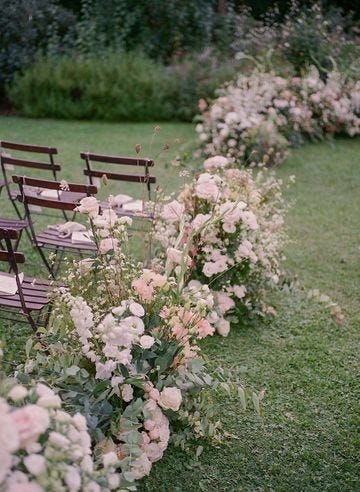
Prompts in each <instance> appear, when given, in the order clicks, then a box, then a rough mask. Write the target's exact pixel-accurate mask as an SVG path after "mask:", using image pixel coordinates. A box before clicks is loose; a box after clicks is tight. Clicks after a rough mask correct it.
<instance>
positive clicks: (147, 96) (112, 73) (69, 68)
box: [8, 52, 237, 121]
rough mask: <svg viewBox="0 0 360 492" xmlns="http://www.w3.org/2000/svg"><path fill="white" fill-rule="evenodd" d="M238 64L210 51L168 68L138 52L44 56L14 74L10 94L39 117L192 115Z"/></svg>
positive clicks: (117, 118)
mask: <svg viewBox="0 0 360 492" xmlns="http://www.w3.org/2000/svg"><path fill="white" fill-rule="evenodd" d="M236 67H237V64H232V63H230V62H228V61H225V62H220V61H219V60H218V59H217V58H216V57H214V56H212V55H211V54H210V53H207V54H206V53H204V54H202V55H199V56H197V57H192V58H190V57H188V58H186V59H184V60H183V61H181V62H178V63H175V64H173V65H171V66H169V67H164V66H163V65H161V64H160V63H157V62H155V61H153V60H151V59H150V58H148V57H146V55H144V54H142V53H139V52H130V53H126V52H122V53H109V52H108V53H107V54H106V56H104V57H101V58H93V57H91V58H81V57H78V58H70V57H62V58H60V59H59V58H44V57H41V58H39V59H37V60H36V62H35V63H34V64H32V65H31V66H29V67H28V68H27V69H26V70H25V71H24V72H23V73H22V74H18V75H17V76H16V77H15V80H14V82H13V84H12V85H11V86H10V87H9V90H8V95H9V98H10V100H11V102H12V103H13V104H14V106H15V107H16V108H18V109H19V110H20V111H21V113H22V114H23V115H25V116H29V117H36V118H40V117H54V118H64V119H98V120H108V121H150V120H154V119H155V120H158V121H160V120H169V119H178V120H191V119H192V118H193V117H194V115H195V114H196V113H197V112H198V108H197V103H198V100H199V99H200V98H201V97H205V98H212V97H213V96H214V94H215V91H216V89H217V87H218V86H219V85H221V84H222V83H223V82H225V81H226V80H228V79H229V78H232V77H233V75H234V74H235V70H236Z"/></svg>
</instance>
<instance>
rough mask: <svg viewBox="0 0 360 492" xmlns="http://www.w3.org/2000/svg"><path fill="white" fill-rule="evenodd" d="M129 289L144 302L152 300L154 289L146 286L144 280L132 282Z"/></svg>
mask: <svg viewBox="0 0 360 492" xmlns="http://www.w3.org/2000/svg"><path fill="white" fill-rule="evenodd" d="M131 287H132V288H133V289H134V290H135V291H136V292H137V293H138V294H139V296H140V297H141V298H142V299H143V300H144V301H151V300H152V298H153V294H154V288H153V287H152V285H148V283H147V282H145V280H144V279H142V278H139V279H136V280H133V281H132V283H131Z"/></svg>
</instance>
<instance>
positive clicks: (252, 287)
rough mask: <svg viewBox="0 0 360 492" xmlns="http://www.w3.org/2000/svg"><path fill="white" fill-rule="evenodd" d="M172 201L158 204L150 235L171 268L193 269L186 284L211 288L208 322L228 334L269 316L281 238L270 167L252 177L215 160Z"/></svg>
mask: <svg viewBox="0 0 360 492" xmlns="http://www.w3.org/2000/svg"><path fill="white" fill-rule="evenodd" d="M204 171H205V172H203V173H201V174H199V175H197V176H196V177H195V178H194V179H193V180H192V181H191V182H190V183H189V184H185V185H184V187H183V188H182V190H181V191H180V193H179V195H178V196H177V198H176V199H175V200H173V201H171V202H169V201H168V202H165V203H160V204H159V206H158V207H157V212H156V216H157V220H156V223H155V232H154V238H155V240H156V241H157V243H158V244H159V245H160V246H161V248H162V251H163V254H164V255H165V256H166V257H167V261H168V262H171V264H172V266H173V267H174V268H175V269H176V268H179V267H178V266H177V265H178V264H179V263H180V262H181V261H182V260H184V257H185V260H186V261H187V262H188V264H189V265H190V268H189V271H188V272H187V279H186V282H188V285H189V286H190V287H194V288H195V287H197V288H200V286H201V285H208V286H209V287H210V289H211V292H212V294H213V297H214V307H213V309H211V311H210V312H209V314H208V316H207V320H208V321H209V322H210V323H211V324H212V325H213V326H215V327H216V329H217V331H218V332H219V333H220V334H221V335H224V336H226V335H227V334H228V333H229V330H230V322H229V321H230V320H231V321H236V322H240V323H241V322H244V321H245V320H246V319H247V318H248V317H249V316H250V317H252V316H254V314H261V315H264V314H265V313H267V312H274V311H273V308H270V307H269V306H266V304H265V302H264V292H265V287H266V286H268V285H274V284H276V283H278V281H279V276H280V263H279V260H280V254H281V253H280V252H281V248H282V246H283V244H284V241H285V240H286V236H285V234H284V231H283V228H282V226H283V222H284V220H283V213H284V209H285V205H284V200H283V198H282V194H281V187H282V181H281V180H277V179H275V178H274V177H273V176H272V175H271V174H270V173H269V171H267V170H263V171H261V172H258V173H257V175H256V176H254V174H253V173H252V172H251V171H249V170H239V169H235V168H233V167H230V162H229V159H227V158H225V157H222V156H214V157H211V158H209V159H207V160H206V161H205V162H204Z"/></svg>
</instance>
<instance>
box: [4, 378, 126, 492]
mask: <svg viewBox="0 0 360 492" xmlns="http://www.w3.org/2000/svg"><path fill="white" fill-rule="evenodd" d="M0 384H1V395H2V396H1V397H0V489H1V490H4V491H5V492H42V491H49V490H60V489H61V490H63V491H69V492H78V491H84V492H100V491H108V490H116V489H117V486H118V484H119V482H120V476H119V474H118V473H117V472H116V469H115V467H114V466H113V465H111V466H110V465H108V466H102V467H101V469H100V468H99V466H97V465H95V463H94V461H93V457H92V450H91V439H90V436H89V433H88V431H87V425H86V420H85V418H84V417H83V416H82V415H81V414H79V413H76V414H75V415H74V416H71V415H70V414H68V413H67V412H65V411H63V410H61V400H60V398H59V397H58V396H57V395H56V394H55V393H54V392H53V391H52V390H51V389H50V388H49V387H48V386H46V385H44V384H42V383H37V384H36V386H35V387H31V388H30V389H28V388H26V387H25V386H23V385H21V384H15V385H14V382H13V381H12V380H11V381H10V380H4V381H2V382H1V383H0ZM107 461H108V457H107V456H106V455H105V456H104V465H106V463H107Z"/></svg>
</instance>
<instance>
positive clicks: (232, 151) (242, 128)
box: [196, 67, 360, 165]
mask: <svg viewBox="0 0 360 492" xmlns="http://www.w3.org/2000/svg"><path fill="white" fill-rule="evenodd" d="M196 129H197V132H198V135H199V140H200V142H201V146H202V150H203V152H204V154H205V155H206V156H213V155H217V154H221V155H224V156H226V157H228V158H229V159H231V160H232V161H237V160H241V161H242V162H245V163H247V164H251V163H259V162H263V163H264V164H268V165H275V164H279V163H280V162H282V161H283V160H284V158H285V157H286V155H287V154H288V148H289V147H290V146H291V145H298V144H299V143H301V142H302V141H303V139H304V138H305V137H306V138H323V137H324V136H326V135H333V134H335V133H344V134H347V135H350V136H354V135H358V134H359V133H360V84H359V81H353V80H351V79H347V78H346V77H345V76H344V75H342V74H340V73H339V72H337V71H336V70H333V71H332V72H329V73H328V75H327V78H326V80H325V81H324V80H322V79H321V78H320V75H319V72H318V70H317V69H316V68H315V67H311V69H310V70H309V72H308V73H306V74H305V75H304V76H302V77H288V78H284V77H280V76H278V75H276V74H275V73H273V72H264V71H261V70H259V69H257V70H254V71H253V72H252V73H251V74H250V75H248V76H246V75H240V76H239V77H238V79H237V80H236V81H235V82H231V83H229V84H227V85H225V86H224V87H223V88H222V89H220V90H219V97H218V98H217V99H215V100H214V101H213V103H212V104H211V106H210V107H209V108H207V109H206V110H205V111H204V112H203V115H202V122H201V123H199V124H198V125H197V127H196Z"/></svg>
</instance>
